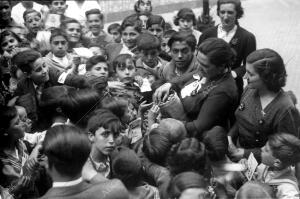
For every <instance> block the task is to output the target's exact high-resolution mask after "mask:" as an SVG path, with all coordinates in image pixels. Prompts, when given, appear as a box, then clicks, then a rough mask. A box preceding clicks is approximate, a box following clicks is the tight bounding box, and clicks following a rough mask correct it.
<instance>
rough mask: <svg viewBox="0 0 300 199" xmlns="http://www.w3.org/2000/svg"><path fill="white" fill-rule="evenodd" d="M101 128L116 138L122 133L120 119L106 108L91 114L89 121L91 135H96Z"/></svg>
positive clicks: (88, 127) (88, 128) (88, 126)
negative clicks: (107, 130)
mask: <svg viewBox="0 0 300 199" xmlns="http://www.w3.org/2000/svg"><path fill="white" fill-rule="evenodd" d="M101 127H103V128H104V129H109V130H110V131H111V132H112V133H113V135H114V136H118V135H119V134H120V132H121V122H120V120H119V118H118V117H117V116H116V115H114V114H113V113H112V112H111V111H110V110H108V109H104V108H101V109H97V110H95V111H94V112H93V113H92V114H91V116H90V118H89V120H88V125H87V130H88V132H89V133H91V134H93V135H95V133H96V131H97V130H98V129H99V128H101Z"/></svg>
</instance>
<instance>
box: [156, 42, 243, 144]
mask: <svg viewBox="0 0 300 199" xmlns="http://www.w3.org/2000/svg"><path fill="white" fill-rule="evenodd" d="M196 56H197V59H198V62H199V63H200V70H199V71H198V73H196V74H192V75H191V74H187V75H186V76H185V77H181V78H180V79H177V80H176V81H174V82H172V83H166V84H163V85H162V86H161V87H159V88H158V89H157V90H156V91H155V93H154V99H155V101H156V102H157V103H161V102H164V101H165V100H166V99H167V97H168V96H169V93H170V90H171V88H173V89H174V90H175V91H177V93H178V96H179V97H180V99H181V103H182V105H183V109H184V112H185V113H182V114H186V115H187V118H186V119H185V121H184V124H185V128H186V130H187V132H188V134H189V136H192V137H196V138H198V139H202V135H203V133H204V131H207V130H210V129H211V128H213V127H214V126H222V127H224V128H225V129H228V124H229V123H230V120H232V116H233V113H234V110H235V108H236V107H237V104H238V91H237V87H236V84H235V81H234V79H233V77H232V76H231V74H230V71H231V69H230V66H231V63H232V60H233V59H234V54H233V52H232V50H231V48H230V46H229V44H227V43H226V42H225V41H224V40H222V39H218V38H210V39H207V40H206V41H204V42H203V43H202V44H201V45H200V47H199V49H198V50H197V52H196ZM191 76H192V78H191ZM186 80H187V81H186Z"/></svg>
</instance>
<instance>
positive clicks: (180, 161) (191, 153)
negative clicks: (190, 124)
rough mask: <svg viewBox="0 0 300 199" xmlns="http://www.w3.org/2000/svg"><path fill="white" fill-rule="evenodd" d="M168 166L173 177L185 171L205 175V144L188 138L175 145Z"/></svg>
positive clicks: (169, 155)
mask: <svg viewBox="0 0 300 199" xmlns="http://www.w3.org/2000/svg"><path fill="white" fill-rule="evenodd" d="M167 165H168V167H169V169H170V172H171V174H172V175H173V176H174V175H177V174H179V173H181V172H184V171H195V172H198V173H200V174H202V173H204V167H205V146H204V144H203V143H201V142H199V141H198V140H197V139H196V138H186V139H184V140H182V141H181V142H180V143H178V144H174V145H173V146H172V148H171V150H170V152H169V154H168V157H167Z"/></svg>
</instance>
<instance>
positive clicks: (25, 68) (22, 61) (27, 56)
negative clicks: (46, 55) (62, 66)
mask: <svg viewBox="0 0 300 199" xmlns="http://www.w3.org/2000/svg"><path fill="white" fill-rule="evenodd" d="M40 57H42V56H41V54H40V53H39V52H37V51H35V50H32V49H28V50H24V51H21V52H18V53H17V54H16V55H15V56H14V57H13V59H12V62H13V63H14V64H15V65H16V66H17V67H18V68H20V69H21V71H22V72H25V73H31V71H32V66H31V64H32V63H33V62H35V61H36V60H37V59H38V58H40Z"/></svg>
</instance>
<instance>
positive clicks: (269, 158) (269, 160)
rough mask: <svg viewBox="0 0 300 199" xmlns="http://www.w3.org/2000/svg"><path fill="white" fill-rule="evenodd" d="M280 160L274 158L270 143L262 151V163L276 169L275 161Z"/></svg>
mask: <svg viewBox="0 0 300 199" xmlns="http://www.w3.org/2000/svg"><path fill="white" fill-rule="evenodd" d="M276 160H278V159H276V158H275V157H274V156H273V152H272V150H271V148H270V145H269V142H267V143H266V145H265V146H264V147H263V148H262V149H261V163H263V164H265V165H267V166H270V167H274V166H275V165H274V164H275V161H276Z"/></svg>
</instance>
